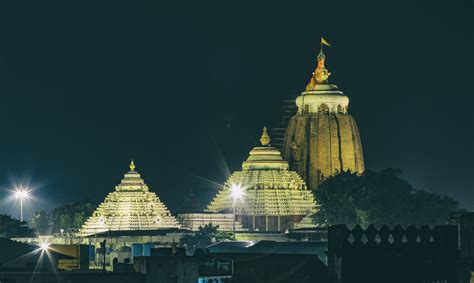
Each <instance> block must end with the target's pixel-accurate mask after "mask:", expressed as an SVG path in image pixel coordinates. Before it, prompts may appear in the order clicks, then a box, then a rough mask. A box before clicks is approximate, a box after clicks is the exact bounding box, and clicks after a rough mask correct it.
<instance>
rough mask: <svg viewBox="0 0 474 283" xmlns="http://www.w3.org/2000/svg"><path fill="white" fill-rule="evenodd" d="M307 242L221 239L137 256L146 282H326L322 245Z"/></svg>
mask: <svg viewBox="0 0 474 283" xmlns="http://www.w3.org/2000/svg"><path fill="white" fill-rule="evenodd" d="M309 247H310V245H309V244H308V243H304V244H303V245H301V243H291V242H288V243H285V244H283V245H282V244H281V243H277V242H257V243H254V242H239V241H235V242H221V243H217V244H214V245H212V246H210V247H209V248H207V249H198V250H196V252H195V253H194V255H192V256H188V255H186V252H185V250H184V249H180V248H175V247H170V248H162V249H156V250H155V249H153V250H152V253H151V256H150V257H139V258H136V259H135V262H134V268H135V270H136V271H138V272H140V273H143V274H146V277H147V282H150V283H153V282H183V283H185V282H272V283H273V282H327V278H328V270H327V268H326V265H325V264H324V263H323V262H322V261H321V260H320V259H319V257H318V255H316V254H317V253H320V251H319V248H316V249H314V247H313V248H309Z"/></svg>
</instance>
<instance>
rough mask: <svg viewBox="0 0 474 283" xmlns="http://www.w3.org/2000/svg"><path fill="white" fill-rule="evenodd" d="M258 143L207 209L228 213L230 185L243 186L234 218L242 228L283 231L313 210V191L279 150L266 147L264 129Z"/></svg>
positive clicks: (266, 139) (230, 203)
mask: <svg viewBox="0 0 474 283" xmlns="http://www.w3.org/2000/svg"><path fill="white" fill-rule="evenodd" d="M260 141H261V143H262V146H258V147H255V148H253V149H252V150H251V151H250V156H249V157H248V159H247V160H246V161H244V162H243V164H242V170H241V171H236V172H234V173H233V174H232V175H231V176H230V177H229V179H228V180H227V181H226V183H225V184H224V186H223V188H222V189H221V190H220V191H219V192H218V193H217V195H216V197H215V198H214V200H213V201H212V202H211V203H210V204H209V206H208V207H207V211H208V212H214V213H217V212H219V213H231V212H232V211H233V207H234V201H233V198H232V197H231V194H232V186H235V185H239V186H241V187H242V189H243V197H242V199H241V200H237V201H235V209H236V218H237V220H238V221H239V222H240V223H242V225H243V228H245V229H249V230H253V231H285V230H286V229H291V228H293V227H294V225H295V223H298V222H299V221H301V219H302V218H303V217H304V216H305V215H307V214H308V213H311V212H314V211H315V209H316V204H315V200H314V197H313V194H312V192H311V191H310V190H308V189H307V187H306V184H305V182H304V181H303V179H302V178H301V177H300V176H299V175H298V173H297V172H294V171H290V170H289V165H288V163H287V162H286V161H284V160H283V158H282V156H281V153H280V151H279V150H278V149H277V148H275V147H272V146H270V138H269V136H268V134H267V130H266V128H264V132H263V135H262V138H261V139H260Z"/></svg>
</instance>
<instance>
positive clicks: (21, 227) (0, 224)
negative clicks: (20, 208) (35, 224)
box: [0, 214, 34, 238]
mask: <svg viewBox="0 0 474 283" xmlns="http://www.w3.org/2000/svg"><path fill="white" fill-rule="evenodd" d="M33 236H34V233H33V230H32V229H30V228H29V227H28V223H27V222H26V221H23V222H22V221H20V220H18V219H14V218H12V217H11V216H10V215H4V214H0V237H5V238H22V237H33Z"/></svg>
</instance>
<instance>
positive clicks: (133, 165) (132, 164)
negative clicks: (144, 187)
mask: <svg viewBox="0 0 474 283" xmlns="http://www.w3.org/2000/svg"><path fill="white" fill-rule="evenodd" d="M130 170H131V171H135V163H134V162H133V159H132V162H130Z"/></svg>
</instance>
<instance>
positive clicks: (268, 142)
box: [260, 127, 271, 145]
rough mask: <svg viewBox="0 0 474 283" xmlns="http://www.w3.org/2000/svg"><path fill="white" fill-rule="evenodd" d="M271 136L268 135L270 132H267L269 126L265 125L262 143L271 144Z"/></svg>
mask: <svg viewBox="0 0 474 283" xmlns="http://www.w3.org/2000/svg"><path fill="white" fill-rule="evenodd" d="M270 141H271V139H270V136H269V135H268V132H267V127H263V133H262V137H261V138H260V142H261V143H262V145H269V144H270Z"/></svg>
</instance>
